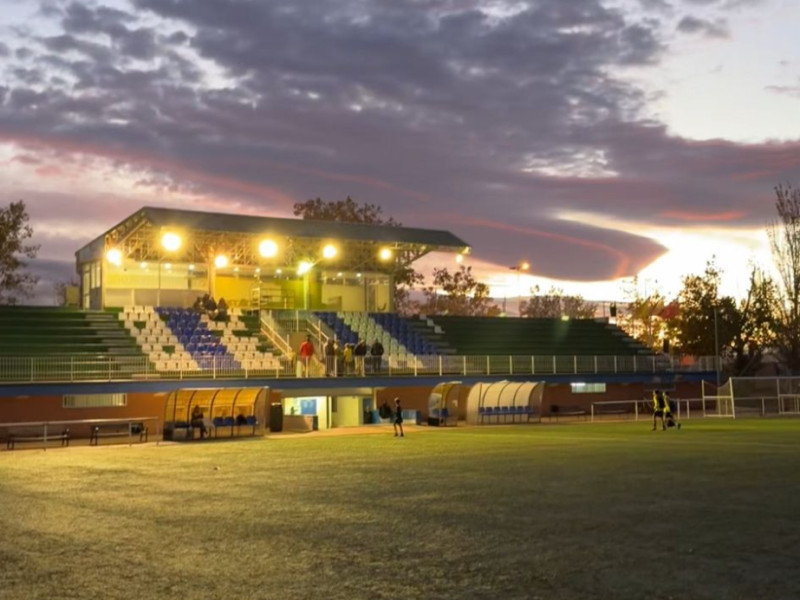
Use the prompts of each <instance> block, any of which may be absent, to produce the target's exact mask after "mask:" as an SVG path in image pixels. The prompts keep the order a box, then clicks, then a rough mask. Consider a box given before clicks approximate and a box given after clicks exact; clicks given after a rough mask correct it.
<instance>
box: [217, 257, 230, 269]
mask: <svg viewBox="0 0 800 600" xmlns="http://www.w3.org/2000/svg"><path fill="white" fill-rule="evenodd" d="M214 266H215V267H217V268H218V269H224V268H225V267H227V266H228V257H227V256H225V255H224V254H220V255H218V256H217V257H216V258H215V259H214Z"/></svg>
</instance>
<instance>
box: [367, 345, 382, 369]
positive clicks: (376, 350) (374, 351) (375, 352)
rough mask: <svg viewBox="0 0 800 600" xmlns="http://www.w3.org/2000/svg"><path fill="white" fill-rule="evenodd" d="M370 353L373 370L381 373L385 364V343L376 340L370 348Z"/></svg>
mask: <svg viewBox="0 0 800 600" xmlns="http://www.w3.org/2000/svg"><path fill="white" fill-rule="evenodd" d="M369 353H370V354H371V355H372V372H373V373H379V372H380V370H381V367H382V366H383V364H382V363H383V344H381V343H380V342H379V341H378V340H375V343H374V344H372V348H370V349H369Z"/></svg>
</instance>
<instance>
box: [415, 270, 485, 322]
mask: <svg viewBox="0 0 800 600" xmlns="http://www.w3.org/2000/svg"><path fill="white" fill-rule="evenodd" d="M439 292H441V293H439ZM423 294H424V296H425V301H424V302H423V303H421V304H419V305H418V309H419V312H421V313H424V314H440V315H441V314H446V315H458V316H471V317H495V316H498V315H499V314H500V308H499V307H498V306H497V305H495V304H492V302H491V299H490V298H489V286H488V285H486V284H485V283H480V282H478V281H477V280H476V279H475V277H474V276H473V275H472V267H467V266H464V265H461V267H460V268H459V270H458V271H456V272H455V273H450V272H449V271H448V270H447V268H444V269H434V270H433V286H429V287H427V288H425V289H424V290H423Z"/></svg>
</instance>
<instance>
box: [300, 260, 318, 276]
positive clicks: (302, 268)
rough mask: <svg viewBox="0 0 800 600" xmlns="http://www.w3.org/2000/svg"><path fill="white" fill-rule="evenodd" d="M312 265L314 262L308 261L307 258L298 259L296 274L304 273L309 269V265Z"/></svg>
mask: <svg viewBox="0 0 800 600" xmlns="http://www.w3.org/2000/svg"><path fill="white" fill-rule="evenodd" d="M313 266H314V263H312V262H309V261H307V260H303V261H300V264H299V265H297V274H298V275H305V274H306V273H308V272H309V271H310V270H311V267H313Z"/></svg>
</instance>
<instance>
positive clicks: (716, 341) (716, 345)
mask: <svg viewBox="0 0 800 600" xmlns="http://www.w3.org/2000/svg"><path fill="white" fill-rule="evenodd" d="M718 308H719V307H718V305H717V304H716V302H715V303H714V368H715V369H716V371H717V389H719V382H720V376H719V319H718V317H717V313H718V312H719V311H718Z"/></svg>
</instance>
